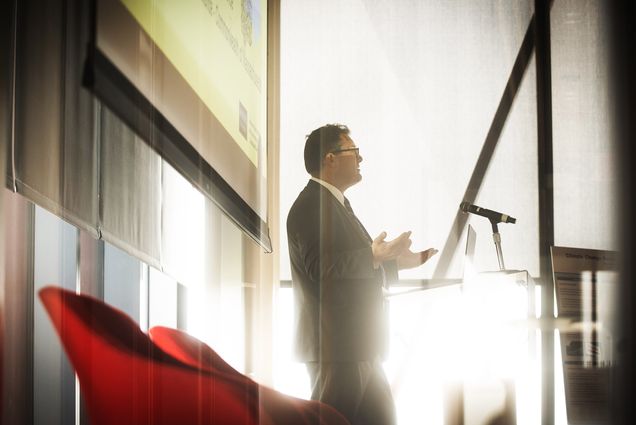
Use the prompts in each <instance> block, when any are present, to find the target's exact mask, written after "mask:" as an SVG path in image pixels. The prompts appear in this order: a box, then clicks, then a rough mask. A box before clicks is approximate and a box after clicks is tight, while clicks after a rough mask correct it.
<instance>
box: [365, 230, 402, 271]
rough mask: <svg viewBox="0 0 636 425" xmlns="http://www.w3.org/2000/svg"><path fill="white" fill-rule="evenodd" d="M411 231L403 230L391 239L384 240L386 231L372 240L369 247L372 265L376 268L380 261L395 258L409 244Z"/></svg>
mask: <svg viewBox="0 0 636 425" xmlns="http://www.w3.org/2000/svg"><path fill="white" fill-rule="evenodd" d="M410 236H411V232H404V233H402V234H401V235H400V236H398V237H397V238H395V239H393V240H391V241H385V239H386V232H382V233H380V234H379V235H378V237H376V238H375V239H374V240H373V243H372V244H371V249H372V250H373V267H375V268H378V266H379V265H380V263H382V262H384V261H389V260H395V259H396V258H398V256H399V255H400V254H401V253H403V252H404V251H405V250H406V251H408V249H409V247H410V246H411V239H410Z"/></svg>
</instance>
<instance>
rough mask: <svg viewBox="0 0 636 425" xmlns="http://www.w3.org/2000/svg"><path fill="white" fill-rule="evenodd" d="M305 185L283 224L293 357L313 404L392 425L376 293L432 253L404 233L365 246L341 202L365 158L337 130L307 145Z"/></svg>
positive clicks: (328, 128)
mask: <svg viewBox="0 0 636 425" xmlns="http://www.w3.org/2000/svg"><path fill="white" fill-rule="evenodd" d="M304 157H305V168H306V169H307V172H308V173H309V174H310V175H311V179H310V180H309V182H308V183H307V186H306V187H305V189H303V191H302V192H301V193H300V195H298V198H297V199H296V201H295V202H294V204H293V206H292V207H291V210H290V212H289V215H288V217H287V237H288V241H289V256H290V260H291V271H292V284H293V288H294V298H295V308H296V347H295V349H296V355H297V357H298V358H299V359H300V360H301V361H303V362H305V364H306V366H307V370H308V372H309V376H310V383H311V386H312V399H314V400H320V401H323V402H325V403H327V404H330V405H331V406H333V407H335V408H336V409H338V410H339V411H340V412H341V413H342V414H343V415H344V416H346V417H347V419H349V421H350V422H351V423H352V424H353V425H358V424H360V425H362V424H364V425H374V424H378V425H391V424H394V423H395V407H394V403H393V397H392V395H391V389H390V387H389V384H388V382H387V379H386V377H385V375H384V371H383V369H382V365H381V360H382V357H383V355H384V352H385V349H386V344H387V341H386V339H387V335H386V334H387V323H386V317H385V306H384V304H385V301H384V297H383V287H386V286H388V284H389V283H390V282H391V281H395V280H397V278H398V269H404V268H412V267H417V266H419V265H421V264H423V263H424V262H425V261H426V260H428V259H429V258H430V257H431V256H432V255H434V254H435V253H436V252H437V251H436V250H435V249H432V248H431V249H428V250H426V251H422V252H417V253H416V252H412V251H411V250H410V249H409V247H410V245H411V240H410V234H411V232H404V233H402V234H401V235H399V236H398V237H397V238H395V239H393V240H391V241H387V240H386V236H387V235H386V232H382V233H381V234H380V235H379V236H378V237H376V238H375V239H372V238H371V237H370V236H369V234H368V233H367V231H366V230H365V228H364V226H363V225H362V223H360V221H359V220H358V219H357V217H356V216H355V214H354V213H353V210H352V208H351V205H350V204H349V201H348V200H347V199H346V198H345V196H344V192H345V191H346V190H347V189H348V188H349V187H351V186H353V185H354V184H356V183H358V182H359V181H360V180H361V179H362V176H361V174H360V163H361V162H362V156H360V151H359V148H358V147H357V146H355V143H354V142H353V140H352V139H351V137H349V129H348V128H347V127H346V126H343V125H335V124H329V125H325V126H323V127H320V128H318V129H316V130H314V131H313V132H312V133H311V134H310V135H309V136H308V137H307V141H306V143H305V152H304Z"/></svg>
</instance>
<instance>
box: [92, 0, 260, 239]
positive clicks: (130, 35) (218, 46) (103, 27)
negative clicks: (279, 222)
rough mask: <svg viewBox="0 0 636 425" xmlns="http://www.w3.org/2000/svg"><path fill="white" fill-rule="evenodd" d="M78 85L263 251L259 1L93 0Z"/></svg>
mask: <svg viewBox="0 0 636 425" xmlns="http://www.w3.org/2000/svg"><path fill="white" fill-rule="evenodd" d="M94 24H95V28H94V38H95V39H94V42H93V48H92V51H91V52H90V55H89V56H90V57H89V60H88V61H87V70H86V71H87V72H85V84H86V85H87V86H88V87H89V88H90V89H91V90H93V92H94V93H95V94H96V95H97V97H99V98H100V99H101V100H102V101H103V102H104V103H105V104H106V105H107V106H108V107H109V108H110V109H112V110H113V112H114V113H115V114H117V115H118V116H119V117H120V118H121V119H122V120H123V121H124V122H126V124H128V125H129V126H130V127H131V128H132V129H133V130H134V131H135V132H136V133H137V134H138V135H139V136H140V137H142V138H143V139H144V140H145V141H146V142H147V143H148V144H149V145H150V146H151V147H152V148H153V149H155V150H156V151H157V152H158V153H159V154H160V155H161V156H162V157H163V158H164V159H165V160H166V161H167V162H168V163H170V164H171V165H172V166H173V167H175V168H176V169H177V170H178V171H179V172H180V173H181V174H183V175H184V176H185V177H186V178H187V179H188V180H189V181H190V182H191V183H192V184H193V185H195V186H196V187H197V188H199V189H200V190H201V191H202V192H203V193H204V194H206V195H207V196H209V197H210V198H211V199H212V200H213V201H215V202H216V204H217V205H219V207H220V208H221V209H222V210H223V211H224V212H225V213H226V214H228V216H229V217H230V218H232V219H233V220H234V221H235V222H236V223H237V224H238V225H239V226H240V227H241V228H243V230H244V231H246V232H247V233H248V234H249V235H250V236H252V237H253V238H254V239H255V240H256V241H258V242H259V243H260V244H261V245H262V246H263V247H264V248H265V249H266V250H267V251H271V243H270V239H269V235H268V226H267V178H266V176H267V57H268V56H267V30H268V28H267V1H266V0H180V1H173V0H121V1H120V0H97V1H96V7H95V22H94Z"/></svg>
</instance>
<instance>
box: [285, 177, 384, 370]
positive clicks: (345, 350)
mask: <svg viewBox="0 0 636 425" xmlns="http://www.w3.org/2000/svg"><path fill="white" fill-rule="evenodd" d="M287 238H288V241H289V256H290V260H291V272H292V285H293V288H294V298H295V309H296V347H295V349H296V355H297V356H298V358H299V360H301V361H303V362H315V361H320V362H335V361H362V360H372V359H374V358H376V357H377V356H378V355H383V353H384V351H385V346H386V339H387V338H386V333H387V323H386V314H385V311H384V310H385V307H384V298H383V296H382V282H383V278H382V271H381V270H379V269H374V268H373V254H372V251H371V240H370V239H369V236H368V234H366V232H365V231H364V230H363V229H361V228H360V225H358V223H357V222H356V219H355V218H354V217H353V216H352V215H351V214H350V213H349V212H347V210H346V209H345V207H344V206H342V204H340V202H338V200H337V199H336V198H335V197H334V196H333V194H332V193H331V192H329V190H328V189H326V188H325V187H323V186H322V185H320V184H319V183H316V182H315V181H313V180H310V181H309V183H308V184H307V186H306V187H305V189H304V190H303V191H302V192H301V193H300V195H298V198H297V199H296V201H295V202H294V204H293V206H292V207H291V210H290V211H289V215H288V217H287ZM384 269H385V274H386V277H387V279H388V280H389V281H390V280H395V279H397V267H396V264H395V262H394V261H393V262H389V263H385V264H384Z"/></svg>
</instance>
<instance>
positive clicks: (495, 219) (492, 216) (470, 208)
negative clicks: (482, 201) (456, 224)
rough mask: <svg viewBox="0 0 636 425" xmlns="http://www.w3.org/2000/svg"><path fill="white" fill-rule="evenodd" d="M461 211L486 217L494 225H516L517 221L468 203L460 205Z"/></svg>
mask: <svg viewBox="0 0 636 425" xmlns="http://www.w3.org/2000/svg"><path fill="white" fill-rule="evenodd" d="M459 209H460V210H462V211H463V212H465V213H471V214H477V215H480V216H482V217H486V218H487V219H488V220H490V221H491V222H492V223H493V224H496V223H513V224H514V223H516V222H517V219H516V218H513V217H510V216H509V215H507V214H502V213H500V212H497V211H491V210H487V209H486V208H482V207H478V206H477V205H473V204H470V203H468V202H466V201H464V202H462V203H461V204H459Z"/></svg>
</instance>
